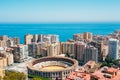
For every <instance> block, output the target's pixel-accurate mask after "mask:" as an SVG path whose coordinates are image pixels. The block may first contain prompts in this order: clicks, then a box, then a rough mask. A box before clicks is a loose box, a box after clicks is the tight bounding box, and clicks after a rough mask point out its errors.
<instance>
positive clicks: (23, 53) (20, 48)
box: [11, 44, 28, 62]
mask: <svg viewBox="0 0 120 80" xmlns="http://www.w3.org/2000/svg"><path fill="white" fill-rule="evenodd" d="M11 48H13V50H12V53H13V55H14V61H15V62H22V61H24V59H27V57H28V45H22V44H21V45H17V46H11Z"/></svg>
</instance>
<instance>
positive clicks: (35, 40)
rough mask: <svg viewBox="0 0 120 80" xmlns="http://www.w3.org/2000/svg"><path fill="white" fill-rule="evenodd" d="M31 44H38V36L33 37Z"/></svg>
mask: <svg viewBox="0 0 120 80" xmlns="http://www.w3.org/2000/svg"><path fill="white" fill-rule="evenodd" d="M32 42H35V43H37V42H38V34H35V35H33V39H32Z"/></svg>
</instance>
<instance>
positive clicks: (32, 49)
mask: <svg viewBox="0 0 120 80" xmlns="http://www.w3.org/2000/svg"><path fill="white" fill-rule="evenodd" d="M37 49H38V44H36V43H32V44H28V55H29V56H32V57H36V55H37V51H38V50H37Z"/></svg>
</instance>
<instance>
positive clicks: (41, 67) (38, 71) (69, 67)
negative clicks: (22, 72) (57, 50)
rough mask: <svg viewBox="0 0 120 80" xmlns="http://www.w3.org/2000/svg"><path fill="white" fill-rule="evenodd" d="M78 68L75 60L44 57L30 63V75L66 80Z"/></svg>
mask: <svg viewBox="0 0 120 80" xmlns="http://www.w3.org/2000/svg"><path fill="white" fill-rule="evenodd" d="M77 67H78V62H77V60H75V59H71V58H67V57H44V58H40V59H36V60H34V61H32V62H30V63H29V65H28V67H27V69H28V74H30V75H36V76H42V77H45V78H50V79H52V80H56V79H57V80H65V78H66V76H67V75H68V74H69V73H70V72H72V71H74V70H75V69H76V68H77Z"/></svg>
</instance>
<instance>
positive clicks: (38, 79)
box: [33, 77, 42, 80]
mask: <svg viewBox="0 0 120 80" xmlns="http://www.w3.org/2000/svg"><path fill="white" fill-rule="evenodd" d="M33 80H42V79H40V78H38V77H34V78H33Z"/></svg>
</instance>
